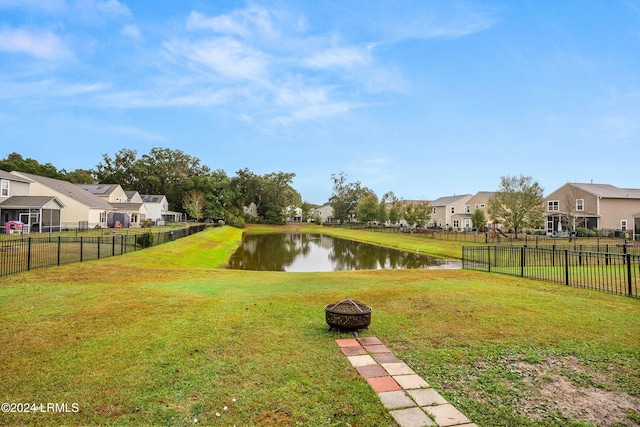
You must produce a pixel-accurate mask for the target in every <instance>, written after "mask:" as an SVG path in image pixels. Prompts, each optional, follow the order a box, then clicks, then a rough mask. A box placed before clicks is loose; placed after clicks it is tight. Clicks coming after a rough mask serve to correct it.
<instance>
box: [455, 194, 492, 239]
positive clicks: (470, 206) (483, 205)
mask: <svg viewBox="0 0 640 427" xmlns="http://www.w3.org/2000/svg"><path fill="white" fill-rule="evenodd" d="M494 194H495V192H492V191H479V192H477V193H476V194H475V195H473V197H471V198H470V199H469V200H468V201H467V202H466V203H465V205H464V208H463V210H462V211H459V212H456V213H455V214H453V215H451V221H452V222H451V223H452V224H459V225H460V227H461V228H462V230H464V231H470V230H472V229H473V222H472V221H471V216H472V215H473V213H474V212H475V211H477V210H481V211H483V212H484V216H485V218H486V220H487V222H489V220H490V219H489V214H488V212H487V210H488V208H489V199H491V197H493V195H494ZM453 227H454V228H456V227H455V225H454V226H453Z"/></svg>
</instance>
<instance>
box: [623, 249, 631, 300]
mask: <svg viewBox="0 0 640 427" xmlns="http://www.w3.org/2000/svg"><path fill="white" fill-rule="evenodd" d="M625 259H626V261H627V285H628V286H629V296H630V297H631V296H633V286H631V254H629V253H627V254H626V256H625Z"/></svg>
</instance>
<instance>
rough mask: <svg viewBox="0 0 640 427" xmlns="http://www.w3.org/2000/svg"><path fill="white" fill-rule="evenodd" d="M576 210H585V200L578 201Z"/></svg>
mask: <svg viewBox="0 0 640 427" xmlns="http://www.w3.org/2000/svg"><path fill="white" fill-rule="evenodd" d="M576 210H577V211H583V210H584V199H578V200H576Z"/></svg>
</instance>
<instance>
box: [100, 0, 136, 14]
mask: <svg viewBox="0 0 640 427" xmlns="http://www.w3.org/2000/svg"><path fill="white" fill-rule="evenodd" d="M96 9H97V10H98V11H100V12H102V13H104V14H106V15H112V16H117V15H123V16H131V11H130V10H129V8H128V7H127V6H126V5H124V4H122V3H120V2H119V1H117V0H107V1H101V2H98V3H97V4H96Z"/></svg>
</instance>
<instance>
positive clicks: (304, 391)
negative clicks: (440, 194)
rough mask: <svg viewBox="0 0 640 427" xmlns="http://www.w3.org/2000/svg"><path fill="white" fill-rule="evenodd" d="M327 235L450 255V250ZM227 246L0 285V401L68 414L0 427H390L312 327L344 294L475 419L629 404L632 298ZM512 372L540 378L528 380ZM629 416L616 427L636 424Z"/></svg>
mask: <svg viewBox="0 0 640 427" xmlns="http://www.w3.org/2000/svg"><path fill="white" fill-rule="evenodd" d="M250 230H254V228H250ZM256 230H257V231H263V232H264V231H273V229H271V228H256ZM323 231H324V230H323ZM338 232H339V233H341V235H343V236H347V235H348V236H349V237H352V238H358V239H359V240H363V241H371V242H373V241H376V240H379V241H380V243H382V244H384V245H385V246H391V247H398V248H401V249H406V250H416V249H419V250H420V251H424V252H425V253H428V252H430V251H431V252H432V253H435V252H438V253H448V252H451V253H453V252H454V251H453V247H449V246H448V244H451V243H452V242H442V243H437V244H436V243H434V244H433V245H434V246H431V242H425V241H424V240H422V239H420V238H417V239H416V238H414V236H407V235H386V234H382V233H370V234H371V235H366V233H365V232H354V233H350V232H349V231H348V230H339V231H335V232H334V235H337V234H338ZM241 235H242V230H237V229H234V228H231V227H223V228H216V229H210V230H207V231H205V232H202V233H197V234H194V235H192V236H190V237H187V238H184V239H179V240H177V241H175V242H171V243H167V244H164V245H160V246H157V247H153V248H149V249H145V250H144V251H137V252H134V253H130V254H127V255H125V256H119V257H111V258H107V259H104V260H100V261H91V262H86V263H82V264H72V265H67V266H63V267H57V268H51V269H41V270H34V271H31V272H28V273H24V274H17V275H12V276H7V277H4V278H1V279H0V325H1V328H2V334H0V348H2V352H1V353H0V380H1V381H2V400H3V401H6V402H33V403H40V402H42V403H47V402H57V403H65V402H66V403H69V404H71V403H78V405H79V407H80V411H79V412H78V413H66V414H65V413H62V414H61V413H58V414H51V413H48V414H43V413H35V414H10V413H9V414H8V413H4V414H0V424H3V425H4V424H7V425H16V424H18V425H52V424H56V425H57V424H67V425H70V424H74V425H77V424H79V425H97V424H100V425H112V424H119V425H140V424H144V425H193V424H194V422H193V421H194V419H195V418H197V419H198V421H199V423H202V424H205V425H209V424H212V425H225V426H227V425H229V426H231V425H238V426H240V425H242V426H247V425H248V426H251V425H261V426H271V425H272V426H280V425H310V426H345V425H354V426H355V425H358V426H389V425H394V422H393V419H392V418H391V417H390V416H389V415H388V412H387V411H386V410H385V409H384V407H383V406H382V404H381V403H380V401H379V399H378V397H377V396H376V395H375V393H373V391H372V390H371V388H370V387H369V386H368V384H367V383H366V382H365V381H363V380H362V379H361V378H360V377H359V376H358V375H357V373H356V371H355V370H354V369H353V368H352V367H351V366H350V365H349V363H348V361H347V359H346V358H345V357H344V356H343V355H342V354H341V353H340V352H339V351H338V349H337V346H336V345H335V343H334V340H335V339H336V338H347V337H350V335H349V334H345V333H338V332H331V333H327V332H326V324H325V322H324V312H323V307H324V305H326V304H328V303H331V302H335V301H339V300H341V299H344V298H346V297H351V298H355V299H358V300H360V301H363V302H365V303H366V304H369V305H371V306H372V307H373V308H374V311H373V314H372V323H371V326H370V328H369V330H365V331H362V333H361V335H375V336H377V337H379V338H380V339H382V340H383V341H384V342H385V343H386V344H387V346H388V347H390V349H391V350H392V351H393V352H394V353H395V354H396V355H398V356H399V357H400V358H402V359H403V360H405V361H406V362H407V363H409V365H410V366H411V367H412V368H413V369H414V370H415V371H416V372H418V373H419V374H421V375H422V376H423V377H424V378H425V379H426V380H427V382H429V383H431V384H432V385H433V386H434V387H435V388H436V389H437V390H438V391H439V392H440V393H441V394H442V395H443V396H445V397H446V398H447V399H448V400H449V401H450V402H451V403H453V404H455V405H456V406H458V407H459V409H461V410H462V411H463V412H464V413H465V414H466V415H467V416H469V417H470V418H471V419H472V420H473V421H474V422H476V423H477V424H478V425H481V426H482V425H484V426H520V425H524V426H555V425H575V426H578V425H593V424H586V422H587V421H586V420H580V419H579V418H577V417H576V416H571V415H570V414H567V413H566V412H563V411H562V410H560V409H558V408H556V407H554V406H552V405H551V406H549V407H548V408H546V407H545V409H544V410H541V413H540V415H539V416H536V417H533V416H531V415H530V414H525V415H523V414H522V411H520V410H519V408H522V407H523V406H525V403H527V402H530V401H532V400H535V399H539V398H540V397H541V390H542V388H543V387H544V385H545V383H549V382H550V381H551V380H552V379H554V378H555V376H556V375H560V376H562V377H563V378H567V381H569V382H571V384H574V386H576V387H582V388H587V387H590V388H597V389H599V390H606V391H607V392H615V393H618V394H619V395H623V396H631V397H634V396H635V398H640V391H639V390H640V342H639V340H638V339H637V332H638V330H640V301H638V300H637V299H631V298H625V297H620V296H614V295H608V294H604V293H599V292H592V291H585V290H580V289H575V288H567V287H564V286H558V285H553V284H549V283H544V282H535V281H528V280H522V279H518V278H514V277H509V276H503V275H491V274H487V273H479V272H474V271H468V270H461V271H450V270H445V271H437V270H419V271H409V270H394V271H360V272H355V271H347V272H335V273H282V272H245V271H233V270H226V269H224V268H221V266H223V265H224V264H225V263H226V262H227V260H228V257H229V256H230V254H231V253H232V251H233V250H234V249H235V247H236V246H237V242H238V241H239V240H240V238H241ZM441 245H442V246H441ZM458 248H459V246H458ZM458 257H459V255H458ZM574 360H575V361H576V362H575V365H578V366H579V367H580V368H581V369H580V370H576V369H575V366H574V365H569V363H568V361H574ZM522 364H525V365H526V366H533V367H542V366H545V367H548V368H549V369H550V370H549V371H545V373H544V375H542V376H540V377H539V378H538V380H537V382H536V381H534V382H533V383H532V382H531V381H529V379H528V377H527V376H526V375H525V374H524V373H523V372H525V370H523V369H522V366H523V365H522ZM234 399H235V401H234ZM225 406H226V407H227V410H226V411H225V410H224V409H223V408H224V407H225ZM216 413H219V414H220V416H219V417H218V416H216ZM637 414H638V411H637V410H636V411H628V414H627V415H626V418H625V421H624V423H623V424H621V425H629V426H635V425H638V422H637V419H638V415H637Z"/></svg>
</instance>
